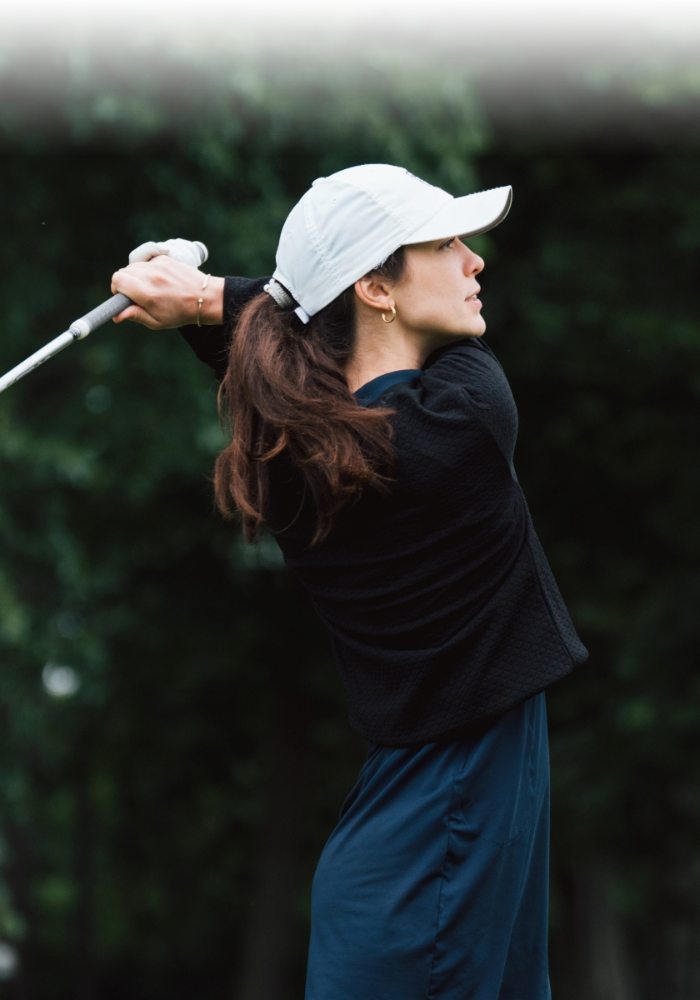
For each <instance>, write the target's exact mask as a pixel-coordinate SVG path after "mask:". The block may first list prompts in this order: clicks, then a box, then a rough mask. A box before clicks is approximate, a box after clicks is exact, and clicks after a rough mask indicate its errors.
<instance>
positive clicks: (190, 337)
mask: <svg viewBox="0 0 700 1000" xmlns="http://www.w3.org/2000/svg"><path fill="white" fill-rule="evenodd" d="M269 280H270V279H269V278H228V277H227V278H225V279H224V322H223V325H222V326H195V325H191V326H183V327H181V329H180V333H181V334H182V336H183V337H184V338H185V340H186V341H187V343H188V344H189V345H190V347H191V348H192V350H193V351H194V353H195V354H196V355H197V357H198V358H199V359H200V361H204V362H205V364H208V365H209V367H210V368H213V370H214V374H215V375H216V377H217V379H218V380H219V381H221V379H222V378H223V377H224V374H225V372H226V363H227V359H228V347H229V344H230V343H231V336H232V334H233V330H234V327H235V325H236V321H237V320H238V317H239V315H240V312H241V309H243V306H245V305H246V304H247V303H248V302H250V300H251V299H254V298H255V296H256V295H259V294H260V293H261V292H262V290H263V287H264V286H265V285H266V284H267V282H268V281H269Z"/></svg>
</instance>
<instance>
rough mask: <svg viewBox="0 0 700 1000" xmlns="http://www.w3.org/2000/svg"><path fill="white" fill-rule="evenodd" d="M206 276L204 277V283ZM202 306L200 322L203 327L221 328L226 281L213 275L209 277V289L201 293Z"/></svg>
mask: <svg viewBox="0 0 700 1000" xmlns="http://www.w3.org/2000/svg"><path fill="white" fill-rule="evenodd" d="M205 277H206V275H202V281H204V279H205ZM201 299H202V305H201V308H200V311H199V321H200V323H201V325H202V326H220V325H221V324H222V323H223V319H224V279H223V278H217V277H215V276H214V275H213V274H212V275H210V276H209V281H207V287H206V288H205V289H204V290H203V291H202V292H201Z"/></svg>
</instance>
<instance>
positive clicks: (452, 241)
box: [438, 236, 457, 250]
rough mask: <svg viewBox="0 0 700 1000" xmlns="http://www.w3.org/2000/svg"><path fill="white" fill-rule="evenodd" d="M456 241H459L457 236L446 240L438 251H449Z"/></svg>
mask: <svg viewBox="0 0 700 1000" xmlns="http://www.w3.org/2000/svg"><path fill="white" fill-rule="evenodd" d="M456 239H457V237H456V236H451V237H450V238H449V240H445V242H444V243H441V244H440V246H439V248H438V249H439V250H446V249H447V248H448V247H451V246H452V244H453V243H454V241H455V240H456Z"/></svg>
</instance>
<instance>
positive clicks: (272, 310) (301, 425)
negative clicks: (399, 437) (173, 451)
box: [214, 247, 406, 544]
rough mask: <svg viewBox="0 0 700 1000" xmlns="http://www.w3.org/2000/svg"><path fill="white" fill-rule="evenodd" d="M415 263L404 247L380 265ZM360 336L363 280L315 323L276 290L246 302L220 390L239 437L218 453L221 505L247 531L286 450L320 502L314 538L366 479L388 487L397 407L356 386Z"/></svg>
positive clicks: (379, 271) (381, 270) (399, 271)
mask: <svg viewBox="0 0 700 1000" xmlns="http://www.w3.org/2000/svg"><path fill="white" fill-rule="evenodd" d="M405 267H406V257H405V253H404V248H403V247H399V249H398V250H397V251H395V253H393V254H392V255H391V256H390V257H389V258H388V259H387V260H386V261H385V262H384V263H383V264H382V265H381V266H380V267H378V268H376V269H375V270H374V271H372V272H371V273H372V274H376V275H378V276H380V277H382V278H385V279H387V280H389V281H392V282H398V281H400V280H401V278H402V277H403V275H404V272H405ZM354 339H355V290H354V287H353V286H351V287H350V288H347V289H346V290H345V291H344V292H342V293H341V295H339V296H338V298H336V299H334V301H333V302H331V303H330V305H327V306H326V307H325V308H324V309H322V310H321V311H320V312H318V313H317V314H316V315H315V316H312V317H311V320H310V321H309V323H308V324H304V323H302V322H301V320H300V319H299V318H298V317H297V316H296V315H295V314H294V312H293V311H292V310H290V309H281V308H280V307H279V306H278V305H277V304H276V303H275V302H274V300H273V299H272V298H271V297H270V296H269V295H268V294H267V292H265V293H263V294H262V295H258V296H257V297H256V298H254V299H253V300H252V301H251V302H249V303H248V304H247V305H246V306H245V308H244V309H243V311H242V312H241V315H240V317H239V319H238V323H237V325H236V328H235V331H234V334H233V339H232V342H231V351H230V354H229V362H228V368H227V371H226V375H225V377H224V380H223V382H222V385H221V389H220V392H219V410H220V413H221V414H223V415H225V423H226V424H227V426H228V430H229V433H230V436H231V441H230V444H229V445H228V446H227V447H226V448H225V449H224V451H222V452H221V454H220V455H219V457H218V459H217V462H216V467H215V473H214V485H215V492H216V501H217V504H218V506H219V508H220V510H222V511H223V512H224V513H225V514H226V515H228V516H230V515H231V514H233V513H234V512H235V511H237V512H238V514H239V515H240V517H241V519H242V522H243V533H244V536H245V538H246V540H247V541H249V542H250V541H255V539H256V538H257V536H258V533H259V531H260V528H261V527H262V526H263V525H264V523H265V521H266V514H267V511H268V505H269V496H270V462H271V460H272V459H273V458H275V457H276V456H277V455H280V454H281V453H282V452H283V451H285V450H286V452H287V453H288V455H289V458H290V459H291V461H292V463H293V464H294V465H295V466H296V467H297V468H298V469H299V470H300V471H301V473H302V475H303V478H304V481H305V485H306V490H307V492H308V494H309V495H310V496H311V498H312V499H313V502H314V505H315V508H316V519H317V521H316V524H317V526H316V532H315V535H314V538H313V542H312V544H315V543H316V542H319V541H321V540H322V539H323V538H325V537H326V536H327V534H328V532H329V531H330V529H331V527H332V524H333V520H334V518H335V516H336V514H337V513H338V512H339V511H340V510H341V509H342V508H343V507H345V506H346V505H347V504H348V503H351V502H352V501H353V500H355V499H357V497H358V496H359V495H360V493H361V492H362V490H363V489H364V488H365V487H367V486H370V487H374V488H375V489H378V490H380V491H386V490H387V489H388V474H389V473H390V471H391V467H392V459H393V452H392V448H391V444H390V437H391V427H390V425H389V421H388V419H387V418H388V417H389V416H390V414H391V412H392V411H391V410H387V409H379V408H371V409H370V408H367V407H362V406H360V405H358V403H357V400H356V399H355V398H354V397H353V395H352V393H351V392H350V389H349V388H348V384H347V380H346V378H345V372H344V365H345V363H346V362H347V360H348V358H349V356H350V353H351V350H352V346H353V343H354Z"/></svg>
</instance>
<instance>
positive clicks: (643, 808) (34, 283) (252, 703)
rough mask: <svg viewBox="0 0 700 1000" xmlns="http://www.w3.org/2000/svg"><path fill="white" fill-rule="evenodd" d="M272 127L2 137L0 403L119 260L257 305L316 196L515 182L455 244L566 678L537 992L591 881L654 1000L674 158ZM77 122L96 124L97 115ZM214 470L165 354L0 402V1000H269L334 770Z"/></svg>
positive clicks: (464, 97)
mask: <svg viewBox="0 0 700 1000" xmlns="http://www.w3.org/2000/svg"><path fill="white" fill-rule="evenodd" d="M306 97H307V99H306V100H305V101H300V100H299V95H298V94H297V95H296V97H295V99H294V100H292V99H291V97H290V96H289V95H287V99H286V100H285V95H284V94H282V93H280V92H276V93H274V94H271V93H269V92H267V91H264V90H262V91H255V92H252V91H251V90H250V88H249V89H248V90H247V91H244V90H242V89H240V88H239V89H236V88H233V89H232V90H231V93H229V94H228V95H227V94H226V93H225V92H223V91H222V92H221V93H219V94H218V96H217V98H216V101H214V102H213V104H212V107H211V108H210V109H209V110H208V112H207V115H206V116H205V118H204V119H203V121H202V123H201V124H200V125H199V126H198V127H197V128H196V129H192V130H190V131H189V133H188V137H187V138H183V137H181V136H180V137H177V136H175V137H173V136H168V134H166V133H163V132H159V131H158V125H157V120H156V119H152V120H151V119H148V116H146V118H144V116H143V115H140V112H139V115H140V118H139V121H140V126H139V130H138V134H136V133H133V132H132V133H131V134H130V136H131V137H130V139H129V141H128V142H125V143H124V145H123V148H115V144H114V143H112V146H111V148H109V149H105V148H104V147H103V145H102V144H101V142H102V137H101V134H98V136H97V137H96V136H95V134H94V132H93V131H92V126H91V119H90V116H89V114H88V112H87V111H86V110H85V108H84V107H83V108H82V110H81V107H82V106H78V104H76V105H75V106H70V107H69V108H68V110H67V111H66V112H65V114H66V115H67V117H69V118H70V120H71V121H72V122H73V123H74V124H75V123H76V122H77V123H78V124H77V125H75V131H74V133H72V135H73V138H72V139H65V137H64V140H62V143H61V144H59V145H53V146H52V145H50V144H49V145H48V146H41V145H39V146H37V145H36V143H35V142H34V140H33V139H32V140H31V141H28V140H27V141H25V139H26V137H24V138H23V134H22V132H21V129H19V130H18V128H17V126H16V123H15V124H14V125H13V130H12V131H11V132H6V134H5V141H4V147H3V153H2V159H1V160H0V190H1V191H2V195H3V197H2V200H1V201H0V227H1V229H0V231H1V232H2V237H3V238H2V243H1V245H0V274H2V282H1V283H0V312H1V314H2V316H3V333H2V338H1V339H0V369H1V370H3V371H4V370H6V369H8V368H10V367H11V366H12V365H13V364H15V363H16V362H17V361H18V360H20V359H21V358H22V357H24V356H25V355H26V354H28V353H30V352H31V351H32V350H34V349H35V348H36V347H37V346H39V345H40V344H42V343H44V342H45V341H47V340H48V339H50V338H51V337H53V336H54V335H55V334H57V333H58V332H60V331H61V330H63V329H65V328H66V327H67V326H68V325H69V323H70V321H71V320H73V319H74V318H76V317H77V316H78V315H81V314H82V313H83V312H85V311H86V310H87V309H88V308H90V307H92V306H93V305H94V304H96V303H97V302H99V301H101V300H102V299H103V298H105V297H106V296H107V294H108V292H109V287H108V286H109V282H108V277H109V274H110V273H111V272H112V271H113V270H114V269H115V268H116V267H118V266H120V265H121V264H122V263H123V262H124V261H125V260H126V257H127V254H128V251H129V250H130V249H131V248H132V247H133V246H135V245H137V244H138V243H140V242H141V241H143V240H145V239H152V238H156V239H159V238H167V237H170V236H184V237H187V238H193V239H202V240H204V242H206V243H207V245H208V246H209V248H210V252H211V258H210V265H208V266H210V267H211V269H212V271H213V272H214V273H234V274H247V275H257V274H263V273H269V272H270V270H271V268H272V262H273V257H274V248H275V245H276V239H277V234H278V232H279V228H280V226H281V223H282V221H283V219H284V218H285V215H286V213H287V212H288V210H289V208H290V207H291V206H292V204H293V203H294V202H295V200H296V199H297V198H298V197H299V196H300V194H301V193H302V192H303V191H304V190H305V189H306V187H307V186H308V184H309V182H310V181H311V180H312V179H313V178H314V177H315V176H318V175H320V174H325V173H329V172H331V171H333V170H336V169H340V168H341V167H344V166H347V165H350V164H352V163H357V162H363V161H370V162H371V161H389V162H392V161H393V162H399V163H401V164H403V165H405V166H406V167H408V168H409V169H411V170H413V171H414V172H416V173H417V174H419V175H420V176H423V177H425V178H426V179H427V180H430V181H433V182H435V183H438V184H441V185H442V186H445V187H447V188H448V189H449V190H452V191H453V192H455V193H462V192H464V191H466V190H469V189H472V188H473V187H474V186H475V185H476V184H480V185H481V186H492V185H496V184H500V183H507V182H510V183H513V184H514V185H515V191H516V200H515V206H514V208H513V211H512V213H511V215H510V217H509V220H508V222H507V224H506V225H504V226H503V227H501V228H499V229H498V230H497V231H496V232H495V233H493V234H488V235H487V236H485V237H481V238H480V239H479V241H478V243H477V242H476V241H475V244H474V245H475V247H476V248H477V249H478V250H479V252H483V253H484V254H485V256H486V258H487V269H486V271H485V273H484V278H483V287H484V299H485V303H486V305H485V310H486V311H485V314H486V317H487V320H488V322H489V339H490V343H491V344H492V346H493V347H494V348H495V350H496V351H497V353H498V354H499V356H500V357H501V359H502V360H503V362H504V365H505V367H506V370H507V371H508V374H509V376H510V378H511V381H512V384H513V388H514V392H515V395H516V399H517V401H518V404H519V408H520V413H521V423H522V429H521V436H520V443H519V446H518V455H517V465H518V470H519V474H520V476H521V479H522V481H523V483H524V486H525V490H526V494H527V495H528V498H529V499H530V503H531V507H532V510H533V515H534V518H535V522H536V524H537V527H538V529H539V532H540V535H541V537H542V540H543V543H544V545H545V548H546V549H547V552H548V554H549V556H550V558H551V562H552V564H553V567H554V569H555V573H556V575H557V577H558V579H559V580H560V583H561V587H562V590H563V592H564V595H565V597H566V599H567V601H568V603H569V605H570V607H571V609H572V612H573V615H574V618H575V619H576V622H577V624H578V626H579V628H580V631H581V634H582V637H583V638H584V641H586V643H587V644H588V646H589V647H590V649H591V653H592V656H591V661H590V663H589V664H588V665H587V666H585V667H583V668H581V669H580V670H579V671H578V672H577V673H576V674H575V675H573V676H572V677H571V678H570V679H568V680H567V681H565V682H563V683H561V684H560V685H558V686H557V687H556V688H555V689H553V690H552V691H551V693H550V696H549V705H550V717H551V723H552V758H553V783H554V823H553V836H554V843H553V863H554V875H555V878H554V893H553V943H554V970H555V973H556V974H557V975H558V977H559V982H561V983H562V984H563V985H562V990H564V984H565V981H566V979H567V962H568V955H569V952H568V951H567V949H568V947H569V945H568V942H569V941H570V939H571V935H572V933H573V932H572V931H571V926H570V925H571V921H572V919H573V918H572V913H573V909H572V902H571V892H572V889H571V886H572V885H573V884H574V882H575V879H576V877H577V872H579V871H580V870H582V869H585V866H586V865H587V864H588V863H589V861H590V862H593V861H595V859H596V858H599V857H605V858H606V859H611V863H612V864H613V871H614V875H613V876H611V878H610V879H608V885H607V891H608V893H609V895H610V899H611V901H612V902H611V905H613V907H614V908H615V909H616V911H617V912H619V913H620V914H622V915H623V916H624V918H625V920H626V922H627V926H628V928H629V933H630V936H631V939H632V940H634V941H636V944H637V947H636V950H635V955H636V961H637V963H638V967H639V969H640V970H641V971H643V973H644V981H645V982H646V983H647V984H648V994H647V993H644V996H647V995H648V996H649V997H652V996H653V997H656V996H658V995H668V996H670V995H671V993H670V992H669V991H668V990H667V989H665V982H666V980H665V979H664V976H666V975H667V972H668V963H669V958H668V956H669V954H671V951H672V945H671V944H669V941H668V940H667V936H665V934H666V930H669V933H671V931H673V932H674V933H675V931H676V930H678V928H680V929H681V930H682V929H683V928H687V927H695V926H696V925H697V923H698V919H699V916H698V900H699V899H700V895H699V893H698V885H697V878H698V873H699V871H700V842H699V837H698V835H699V833H700V822H699V820H700V797H699V792H700V773H699V765H698V761H699V760H700V755H698V752H697V751H698V748H699V747H700V682H699V681H698V675H697V672H696V669H695V668H696V663H697V655H698V654H697V648H698V639H699V638H700V634H699V633H700V625H699V624H698V620H699V616H698V612H697V608H698V599H699V598H700V573H699V566H700V560H699V555H700V551H699V549H700V527H699V524H700V522H699V521H698V518H697V510H698V505H699V501H700V496H699V492H700V473H699V472H698V469H699V468H700V467H699V465H698V458H697V456H698V450H699V447H700V415H699V408H698V396H699V395H700V328H699V324H700V321H699V320H698V304H699V303H698V297H699V293H698V282H697V263H696V262H697V248H698V244H699V243H700V198H699V197H698V182H697V177H698V169H699V167H700V154H698V152H697V151H696V150H694V149H692V148H690V147H688V148H685V149H676V150H675V151H674V152H672V153H669V152H667V151H664V150H663V149H655V148H654V147H653V145H648V146H647V147H646V148H644V149H636V150H633V149H627V150H624V151H619V152H618V153H616V154H612V153H601V152H596V151H595V150H591V149H588V150H586V149H578V150H576V149H573V150H572V149H566V148H548V147H547V146H546V144H545V145H543V144H542V143H540V144H539V145H538V144H534V145H533V144H530V145H527V146H523V145H519V146H512V145H511V146H510V147H508V146H507V144H501V145H500V146H499V147H495V146H493V145H492V146H491V148H490V149H489V147H488V143H487V142H486V138H485V137H486V132H485V128H484V123H483V120H482V117H481V116H480V115H479V114H478V113H477V110H476V109H475V105H474V101H473V97H472V96H471V94H470V92H469V91H468V90H466V89H465V87H464V85H463V84H459V85H457V84H455V82H454V81H449V80H448V81H447V83H445V84H444V85H441V84H439V82H435V81H433V85H431V86H428V85H421V83H420V81H419V80H414V81H410V80H409V81H407V82H406V83H405V85H404V87H403V89H399V90H398V91H396V92H394V93H393V94H390V95H385V96H384V97H382V96H380V94H379V92H378V91H376V89H375V88H373V86H372V80H371V79H370V80H369V81H367V83H366V85H365V86H364V87H362V86H359V87H358V88H357V90H356V91H353V92H352V93H342V94H341V93H340V92H339V91H337V90H336V91H334V90H332V89H327V90H325V91H324V90H322V89H318V88H317V89H316V90H315V91H314V90H313V88H312V90H310V91H309V92H308V93H307V95H306ZM98 98H99V95H97V96H96V97H95V99H94V101H93V102H92V104H91V105H90V106H91V107H92V108H93V110H94V108H95V107H98V108H99V107H102V108H103V117H104V115H105V114H106V112H104V108H106V107H107V106H108V104H109V100H112V102H113V103H112V105H111V106H112V108H114V101H115V100H116V98H112V97H110V95H106V96H102V97H101V98H100V100H101V101H102V104H100V103H99V100H98ZM76 107H77V108H78V110H76ZM114 114H116V112H114ZM107 117H109V116H107ZM113 117H114V115H113ZM127 117H128V115H127ZM81 121H82V123H83V126H84V127H83V129H82V131H81V129H80V128H79V127H78V125H80V122H81ZM148 121H152V127H151V131H150V132H149V127H147V126H148ZM144 122H146V124H145V125H144ZM154 122H155V124H153V123H154ZM76 136H77V138H76ZM118 145H119V144H117V146H118ZM220 442H221V436H220V431H219V428H218V422H217V417H216V390H215V386H214V385H213V384H212V380H211V378H210V377H209V372H208V371H207V370H206V369H205V368H204V367H203V366H201V365H200V364H199V362H197V360H196V359H195V358H194V356H193V355H192V354H191V352H190V351H189V349H188V348H187V347H186V345H185V344H184V342H183V341H182V340H181V339H180V338H179V336H178V335H177V334H175V333H159V334H151V333H147V332H145V331H143V330H142V329H141V328H137V327H130V328H126V327H119V328H118V329H103V330H100V331H99V332H96V333H95V334H93V335H92V336H91V338H90V339H89V340H87V341H85V342H83V343H80V344H78V345H76V346H74V347H71V348H70V349H69V350H68V351H66V352H65V353H64V354H62V355H61V356H60V357H58V358H56V359H54V360H52V361H51V362H50V363H48V364H47V365H46V366H44V367H43V368H41V369H39V370H38V371H36V372H35V373H33V374H32V375H31V376H29V377H28V378H27V379H25V380H24V381H23V382H21V383H18V384H17V385H16V386H14V387H13V388H12V389H10V390H8V391H7V392H6V393H4V394H3V395H0V534H1V538H2V545H0V664H1V666H2V669H1V670H0V712H2V718H3V723H4V724H3V727H2V738H1V739H0V837H1V842H0V864H2V870H3V872H4V882H3V883H2V884H0V938H2V939H3V940H5V941H7V942H10V943H14V945H15V946H16V947H17V949H18V952H19V955H20V973H19V975H18V976H16V977H15V978H14V979H13V980H11V981H9V982H8V986H6V987H0V990H1V989H3V988H5V989H6V990H8V991H10V992H12V993H14V995H16V996H17V997H36V998H40V1000H44V998H46V1000H52V998H54V997H55V998H59V997H64V996H67V995H75V996H77V997H80V998H82V1000H90V998H93V997H94V998H96V997H104V998H112V997H115V998H116V997H123V996H125V995H128V996H130V997H133V998H134V1000H140V998H146V997H148V998H149V1000H151V998H158V997H165V996H168V998H177V997H180V996H182V997H185V996H188V997H189V996H191V995H192V994H193V993H194V994H196V995H197V996H198V997H202V998H211V1000H219V998H223V997H232V996H234V997H241V998H243V997H245V996H252V995H253V994H254V988H253V986H252V985H251V984H252V983H254V981H255V977H256V976H258V977H259V975H260V971H259V967H258V965H259V964H258V965H256V961H257V959H256V955H257V954H258V953H259V939H260V935H261V934H263V935H264V934H265V933H268V935H269V938H270V941H269V956H268V957H269V963H271V964H272V965H274V956H275V954H277V955H278V956H281V957H280V958H279V963H278V964H279V970H281V971H279V972H278V981H277V982H278V992H277V993H276V996H278V997H280V1000H281V998H282V997H284V996H289V997H292V996H294V997H297V996H300V995H301V993H300V991H301V986H300V984H301V982H302V981H303V967H304V949H305V927H306V923H305V922H306V920H307V917H308V887H309V883H310V876H311V873H312V871H313V866H314V863H315V859H316V857H317V855H318V852H319V851H320V848H321V846H322V844H323V841H324V838H325V836H326V835H327V834H328V832H329V830H330V829H331V827H332V825H333V821H334V816H335V814H336V811H337V808H338V806H339V804H340V802H341V801H342V798H343V796H344V794H345V792H346V791H347V790H348V789H349V787H350V785H351V783H352V780H353V775H354V773H355V771H356V769H357V766H358V764H359V762H360V761H361V759H362V754H363V747H362V746H361V744H360V742H359V741H358V740H357V739H356V738H355V737H354V736H353V735H352V734H351V733H350V731H349V729H348V727H347V723H346V722H345V708H344V699H343V695H342V692H341V691H340V690H339V684H338V682H337V680H336V678H335V674H334V671H333V667H332V665H331V663H330V657H329V653H328V650H327V647H326V640H325V636H324V635H323V633H322V630H321V627H320V626H319V625H318V623H317V622H316V621H315V618H314V616H313V614H312V612H311V610H310V608H308V607H307V605H306V603H305V601H304V598H303V597H302V595H301V594H300V593H299V592H298V591H297V589H296V587H295V584H294V581H293V580H292V579H291V578H290V576H289V575H288V574H287V572H286V570H285V569H284V568H283V567H282V566H281V564H280V561H279V555H278V552H277V550H276V547H275V545H274V543H273V542H272V541H271V540H270V539H267V540H265V541H264V543H263V544H261V546H259V547H257V548H253V549H245V548H244V547H243V546H242V545H241V543H240V541H239V538H238V532H237V529H236V528H235V526H233V525H228V524H225V523H223V522H222V521H221V520H220V519H219V517H218V516H217V515H216V514H215V513H214V511H213V504H212V498H211V486H210V482H209V478H208V477H209V476H210V473H211V468H212V463H213V458H214V455H215V454H216V450H217V448H218V447H219V445H220ZM47 665H49V666H48V667H47ZM61 666H62V667H68V668H70V670H71V671H73V673H72V674H65V675H60V674H59V675H56V674H55V671H56V668H57V667H61ZM52 671H53V673H52ZM52 677H58V678H59V679H60V678H61V677H63V678H64V679H65V677H68V678H69V679H70V677H74V678H75V679H76V682H79V687H78V689H77V691H75V692H74V693H73V694H64V695H60V694H58V693H55V692H54V693H53V694H52V693H51V690H52V687H51V685H52ZM69 686H70V685H69ZM54 688H56V685H55V684H54ZM295 803H300V804H301V812H300V813H297V811H295ZM275 865H276V866H277V867H275ZM270 871H272V872H273V875H274V878H273V885H272V889H270V886H269V885H268V884H267V883H266V881H265V875H266V872H270ZM271 877H272V876H271ZM266 886H267V888H266ZM270 899H272V900H273V901H272V903H271V902H270ZM275 900H276V903H275ZM275 905H276V906H277V910H275ZM256 908H257V909H256ZM280 908H281V909H282V910H284V911H285V913H286V914H287V916H286V918H285V915H284V913H282V915H281V916H280V912H279V911H280ZM285 908H286V910H285ZM260 914H262V916H260ZM275 914H276V916H275ZM273 917H274V918H275V920H277V923H274V920H272V918H273ZM285 920H286V923H285ZM266 921H267V923H266ZM270 921H272V922H270ZM273 924H274V928H276V930H275V929H274V928H273ZM660 927H661V933H659V928H660ZM266 929H267V930H266ZM676 937H677V935H676ZM674 940H675V938H674ZM256 949H257V951H256ZM669 949H671V951H669ZM0 966H1V963H0ZM1 974H2V969H1V967H0V975H1ZM8 995H9V994H8ZM259 995H261V994H259ZM560 995H563V993H562V994H560ZM572 995H573V994H572ZM679 995H680V994H679Z"/></svg>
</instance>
